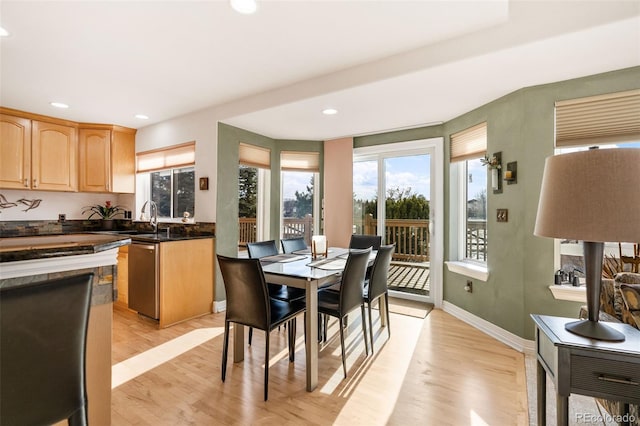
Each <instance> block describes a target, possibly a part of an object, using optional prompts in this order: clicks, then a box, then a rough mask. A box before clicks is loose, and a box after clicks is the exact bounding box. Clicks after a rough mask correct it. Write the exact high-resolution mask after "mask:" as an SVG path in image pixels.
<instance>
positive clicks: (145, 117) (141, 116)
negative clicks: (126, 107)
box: [136, 114, 149, 120]
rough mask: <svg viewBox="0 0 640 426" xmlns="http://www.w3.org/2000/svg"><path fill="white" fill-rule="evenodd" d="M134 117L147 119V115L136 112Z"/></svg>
mask: <svg viewBox="0 0 640 426" xmlns="http://www.w3.org/2000/svg"><path fill="white" fill-rule="evenodd" d="M136 118H139V119H140V120H148V119H149V116H147V115H144V114H136Z"/></svg>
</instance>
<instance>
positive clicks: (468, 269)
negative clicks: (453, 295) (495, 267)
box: [445, 260, 489, 281]
mask: <svg viewBox="0 0 640 426" xmlns="http://www.w3.org/2000/svg"><path fill="white" fill-rule="evenodd" d="M445 264H446V265H447V268H448V269H449V271H451V272H454V273H456V274H460V275H465V276H467V277H470V278H475V279H477V280H480V281H487V280H488V279H489V269H487V267H486V266H485V265H479V264H475V263H471V262H463V261H459V260H456V261H449V262H445Z"/></svg>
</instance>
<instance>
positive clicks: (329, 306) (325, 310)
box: [318, 289, 340, 316]
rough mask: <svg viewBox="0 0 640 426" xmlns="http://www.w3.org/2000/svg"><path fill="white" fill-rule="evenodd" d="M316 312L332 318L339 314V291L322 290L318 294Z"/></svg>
mask: <svg viewBox="0 0 640 426" xmlns="http://www.w3.org/2000/svg"><path fill="white" fill-rule="evenodd" d="M318 312H320V313H321V314H327V315H332V316H339V313H340V290H338V291H337V292H336V291H332V290H329V289H327V290H322V291H320V292H318Z"/></svg>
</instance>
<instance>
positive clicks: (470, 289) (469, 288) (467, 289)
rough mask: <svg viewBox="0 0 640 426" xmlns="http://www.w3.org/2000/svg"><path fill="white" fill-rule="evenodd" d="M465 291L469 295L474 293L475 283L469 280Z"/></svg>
mask: <svg viewBox="0 0 640 426" xmlns="http://www.w3.org/2000/svg"><path fill="white" fill-rule="evenodd" d="M464 290H465V291H466V292H468V293H473V281H471V280H467V285H465V286H464Z"/></svg>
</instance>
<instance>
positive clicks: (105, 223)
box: [101, 219, 113, 231]
mask: <svg viewBox="0 0 640 426" xmlns="http://www.w3.org/2000/svg"><path fill="white" fill-rule="evenodd" d="M101 229H102V230H103V231H111V230H112V229H113V219H102V226H101Z"/></svg>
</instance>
